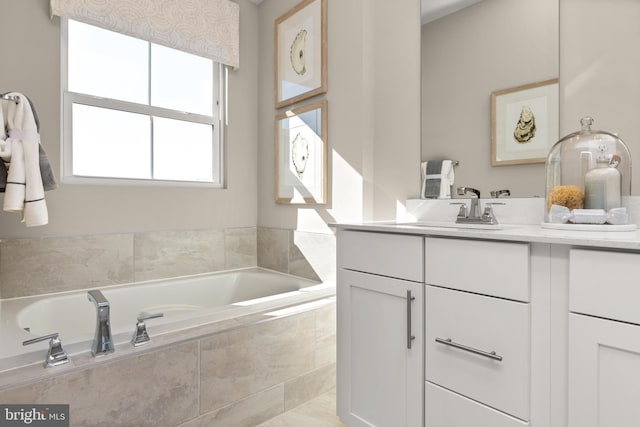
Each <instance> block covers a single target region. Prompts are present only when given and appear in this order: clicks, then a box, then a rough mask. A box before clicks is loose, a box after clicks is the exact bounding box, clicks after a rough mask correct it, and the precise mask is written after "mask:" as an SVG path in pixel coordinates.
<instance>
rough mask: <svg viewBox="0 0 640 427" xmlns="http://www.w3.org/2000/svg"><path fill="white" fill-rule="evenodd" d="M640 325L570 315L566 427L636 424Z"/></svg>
mask: <svg viewBox="0 0 640 427" xmlns="http://www.w3.org/2000/svg"><path fill="white" fill-rule="evenodd" d="M638 396H640V326H637V325H631V324H627V323H620V322H615V321H611V320H604V319H600V318H595V317H589V316H584V315H579V314H573V313H572V314H570V315H569V426H570V427H596V426H597V427H637V426H638V425H640V405H638Z"/></svg>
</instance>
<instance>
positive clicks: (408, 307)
mask: <svg viewBox="0 0 640 427" xmlns="http://www.w3.org/2000/svg"><path fill="white" fill-rule="evenodd" d="M415 299H416V297H414V296H411V291H410V290H407V348H408V349H409V350H411V342H412V341H413V340H415V339H416V336H415V335H413V334H412V333H411V302H412V301H413V300H415Z"/></svg>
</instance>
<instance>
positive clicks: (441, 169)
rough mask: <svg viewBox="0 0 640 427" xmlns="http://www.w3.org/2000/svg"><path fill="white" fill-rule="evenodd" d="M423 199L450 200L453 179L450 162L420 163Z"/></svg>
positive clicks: (430, 161)
mask: <svg viewBox="0 0 640 427" xmlns="http://www.w3.org/2000/svg"><path fill="white" fill-rule="evenodd" d="M421 171H422V191H421V194H420V195H421V198H423V199H450V198H451V187H452V186H453V182H454V179H455V176H454V172H453V161H452V160H429V161H427V162H422V164H421Z"/></svg>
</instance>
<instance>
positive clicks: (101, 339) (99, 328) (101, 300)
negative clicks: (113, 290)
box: [87, 289, 114, 356]
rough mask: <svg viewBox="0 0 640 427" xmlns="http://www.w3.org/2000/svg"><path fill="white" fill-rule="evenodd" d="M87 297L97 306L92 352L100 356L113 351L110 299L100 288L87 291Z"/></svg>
mask: <svg viewBox="0 0 640 427" xmlns="http://www.w3.org/2000/svg"><path fill="white" fill-rule="evenodd" d="M87 298H89V301H91V302H93V304H94V305H95V306H96V315H97V316H96V334H95V336H94V337H93V344H92V345H91V354H92V355H94V356H100V355H104V354H108V353H112V352H113V350H114V348H113V340H112V339H111V321H110V319H109V314H110V313H109V312H110V308H109V301H107V299H106V298H105V297H104V295H102V292H100V291H99V290H98V289H94V290H92V291H89V292H87Z"/></svg>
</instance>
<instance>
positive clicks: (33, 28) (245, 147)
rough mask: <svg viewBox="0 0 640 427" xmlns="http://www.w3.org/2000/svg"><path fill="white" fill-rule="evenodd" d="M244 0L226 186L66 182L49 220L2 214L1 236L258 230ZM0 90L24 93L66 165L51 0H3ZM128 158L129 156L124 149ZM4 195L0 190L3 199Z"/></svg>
mask: <svg viewBox="0 0 640 427" xmlns="http://www.w3.org/2000/svg"><path fill="white" fill-rule="evenodd" d="M237 2H238V3H239V4H240V17H241V18H240V46H241V48H240V68H239V70H237V71H231V72H230V78H229V91H230V96H229V98H230V101H229V126H228V129H227V135H226V137H227V141H226V153H225V154H226V162H227V163H226V164H227V168H226V170H227V177H226V188H225V189H222V190H216V189H200V188H148V187H122V186H118V187H116V186H87V185H65V184H63V185H61V186H60V188H58V189H56V190H54V191H51V192H48V193H46V197H47V205H48V208H49V225H47V226H43V227H35V228H25V227H24V225H22V224H20V219H19V218H18V216H17V215H15V214H9V213H5V212H0V239H6V238H18V237H20V238H25V237H29V238H33V237H38V238H39V237H44V236H61V235H63V236H64V235H87V234H102V233H127V232H134V231H135V232H143V231H157V230H184V229H208V228H226V227H230V226H233V227H255V225H256V222H257V168H256V164H257V150H256V144H257V140H258V133H257V130H258V129H257V126H256V123H257V122H258V109H257V105H256V96H257V95H256V94H257V93H258V73H259V68H258V32H257V31H258V30H257V29H258V10H257V7H256V6H255V5H254V4H253V3H251V2H249V0H237ZM0 16H2V21H3V23H2V25H0V40H3V41H4V42H3V43H0V57H1V58H2V71H1V72H0V92H2V93H4V92H6V91H10V90H15V91H19V92H24V93H25V94H26V95H28V96H29V97H30V98H31V99H32V101H33V102H34V104H35V106H36V109H37V112H38V116H39V118H40V121H41V137H42V144H43V146H44V148H45V150H46V151H47V154H48V155H49V159H50V161H51V163H52V166H53V168H54V171H56V172H57V171H59V170H60V19H59V18H57V17H56V18H53V19H50V17H49V0H29V1H24V0H2V2H0ZM122 154H123V155H126V153H122ZM2 198H3V196H1V195H0V203H1V202H2Z"/></svg>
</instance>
